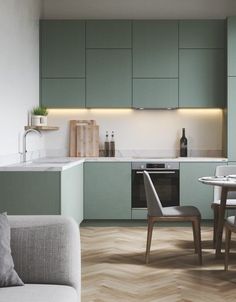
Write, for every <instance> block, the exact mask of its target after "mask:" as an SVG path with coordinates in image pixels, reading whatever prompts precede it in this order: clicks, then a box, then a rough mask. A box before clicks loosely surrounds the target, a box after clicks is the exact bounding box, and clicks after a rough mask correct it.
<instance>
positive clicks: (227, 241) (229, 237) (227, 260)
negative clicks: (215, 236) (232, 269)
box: [225, 226, 231, 271]
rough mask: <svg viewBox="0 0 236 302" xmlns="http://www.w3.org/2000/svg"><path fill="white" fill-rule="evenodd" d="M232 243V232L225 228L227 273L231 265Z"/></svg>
mask: <svg viewBox="0 0 236 302" xmlns="http://www.w3.org/2000/svg"><path fill="white" fill-rule="evenodd" d="M230 241H231V231H230V229H229V228H228V227H227V226H226V227H225V271H227V270H228V265H229V250H230Z"/></svg>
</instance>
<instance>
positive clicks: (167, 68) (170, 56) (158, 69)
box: [133, 20, 178, 78]
mask: <svg viewBox="0 0 236 302" xmlns="http://www.w3.org/2000/svg"><path fill="white" fill-rule="evenodd" d="M133 77H134V78H177V77H178V21H153V20H151V21H134V22H133Z"/></svg>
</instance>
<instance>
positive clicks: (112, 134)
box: [110, 131, 116, 157]
mask: <svg viewBox="0 0 236 302" xmlns="http://www.w3.org/2000/svg"><path fill="white" fill-rule="evenodd" d="M115 153H116V147H115V138H114V131H112V133H111V142H110V156H111V157H115Z"/></svg>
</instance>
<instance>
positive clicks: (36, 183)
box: [0, 165, 83, 223]
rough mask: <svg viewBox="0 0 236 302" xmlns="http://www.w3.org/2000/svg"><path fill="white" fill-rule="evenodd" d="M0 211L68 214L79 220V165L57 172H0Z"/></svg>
mask: <svg viewBox="0 0 236 302" xmlns="http://www.w3.org/2000/svg"><path fill="white" fill-rule="evenodd" d="M0 191H1V199H0V211H1V212H4V211H6V212H7V213H8V214H9V215H59V214H62V215H68V216H71V217H73V218H75V219H76V221H77V222H78V223H80V222H81V221H82V220H83V166H82V165H79V166H76V167H72V168H70V169H67V170H64V171H62V172H59V171H42V172H39V171H21V172H16V171H14V172H13V171H11V172H7V171H6V172H5V171H4V172H0Z"/></svg>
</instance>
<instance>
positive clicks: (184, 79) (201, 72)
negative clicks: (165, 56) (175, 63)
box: [179, 49, 226, 108]
mask: <svg viewBox="0 0 236 302" xmlns="http://www.w3.org/2000/svg"><path fill="white" fill-rule="evenodd" d="M225 100H226V66H225V51H224V50H223V49H180V53H179V107H190V108H191V107H192V108H197V107H199V108H222V107H224V103H225Z"/></svg>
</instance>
